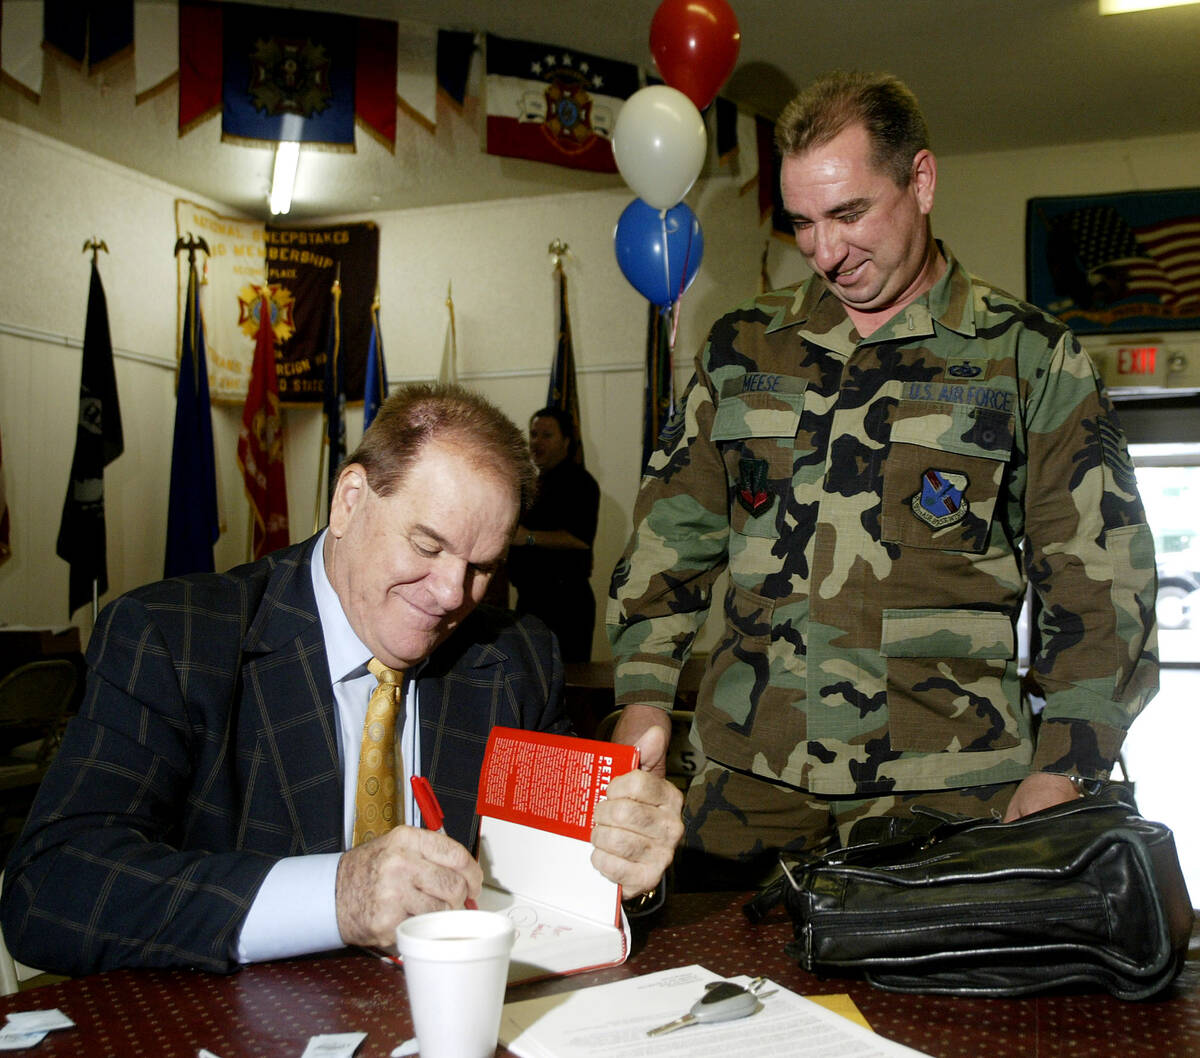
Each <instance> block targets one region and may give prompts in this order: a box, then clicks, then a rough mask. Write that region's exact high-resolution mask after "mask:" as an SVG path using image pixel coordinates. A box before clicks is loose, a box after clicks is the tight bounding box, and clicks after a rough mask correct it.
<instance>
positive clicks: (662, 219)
mask: <svg viewBox="0 0 1200 1058" xmlns="http://www.w3.org/2000/svg"><path fill="white" fill-rule="evenodd" d="M613 241H614V243H615V244H616V250H617V264H618V265H620V266H621V271H622V273H624V275H625V278H626V279H628V280H629V282H630V283H631V284H633V287H634V289H636V290H637V291H638V293H640V294H641V295H642V297H644V298H646V299H647V300H648V301H651V302H653V303H654V304H655V305H662V306H668V305H672V304H674V303H675V302H676V301H678V300H679V298H680V295H681V294H683V292H684V291H685V290H687V288H688V287H689V286H691V285H692V280H693V279H695V278H696V271H697V270H698V269H699V267H700V259H701V258H702V257H703V256H704V233H703V232H701V230H700V222H699V221H698V220H697V219H696V215H695V214H694V213H693V212H692V211H691V210H690V209H689V208H688V207H687V205H686V204H685V203H683V202H680V203H679V204H678V205H677V206H672V207H671V208H670V209H668V210H666V211H665V213H661V212H660V211H659V210H657V209H655V208H654V207H653V206H649V205H647V204H646V203H645V202H643V201H642V200H641V199H640V198H635V199H634V200H633V201H632V202H630V203H629V205H628V206H626V207H625V210H624V212H623V213H622V214H621V219H620V220H618V221H617V230H616V231H615V232H614V234H613Z"/></svg>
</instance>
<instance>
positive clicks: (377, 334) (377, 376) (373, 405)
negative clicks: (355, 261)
mask: <svg viewBox="0 0 1200 1058" xmlns="http://www.w3.org/2000/svg"><path fill="white" fill-rule="evenodd" d="M387 391H388V384H387V364H385V363H384V361H383V333H382V332H381V331H380V330H379V299H378V298H376V299H375V302H374V304H372V305H371V341H370V343H369V344H368V345H367V374H366V378H365V379H364V380H363V433H366V432H367V427H368V426H370V425H371V423H373V422H374V421H375V415H376V413H377V412H378V411H379V405H380V404H382V403H383V402H384V401H385V400H387Z"/></svg>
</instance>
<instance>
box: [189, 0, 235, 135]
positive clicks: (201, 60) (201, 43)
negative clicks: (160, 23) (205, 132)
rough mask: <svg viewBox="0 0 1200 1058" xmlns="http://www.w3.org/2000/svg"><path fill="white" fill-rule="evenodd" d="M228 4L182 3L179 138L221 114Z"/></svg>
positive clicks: (193, 1) (196, 0)
mask: <svg viewBox="0 0 1200 1058" xmlns="http://www.w3.org/2000/svg"><path fill="white" fill-rule="evenodd" d="M224 6H225V5H224V4H214V3H201V2H199V0H180V3H179V135H180V136H183V135H185V134H186V133H189V132H191V131H192V129H194V128H196V126H197V125H200V124H202V123H203V122H205V121H207V120H208V119H209V118H211V117H213V116H214V115H216V114H219V113H220V112H221V61H222V41H223V38H224V33H223V28H222V15H221V11H222V8H223V7H224Z"/></svg>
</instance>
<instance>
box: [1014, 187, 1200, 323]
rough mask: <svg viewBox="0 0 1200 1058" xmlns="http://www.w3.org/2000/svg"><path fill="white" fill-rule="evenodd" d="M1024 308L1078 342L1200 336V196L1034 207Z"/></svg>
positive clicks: (1143, 194) (1049, 202)
mask: <svg viewBox="0 0 1200 1058" xmlns="http://www.w3.org/2000/svg"><path fill="white" fill-rule="evenodd" d="M1025 241H1026V277H1027V281H1028V285H1029V295H1028V296H1029V300H1030V301H1032V302H1033V303H1034V304H1035V305H1037V306H1039V307H1040V308H1043V309H1045V310H1046V311H1047V312H1052V313H1054V315H1056V316H1057V317H1058V318H1059V319H1061V320H1062V321H1063V322H1064V323H1066V324H1067V325H1068V326H1070V328H1071V329H1072V330H1073V331H1075V333H1076V334H1090V333H1103V332H1112V333H1120V332H1131V331H1132V332H1140V331H1156V330H1172V331H1192V330H1196V329H1197V328H1200V188H1181V189H1178V190H1170V191H1125V192H1119V193H1117V194H1109V195H1086V196H1082V197H1080V196H1061V197H1058V196H1056V197H1054V198H1031V199H1030V200H1029V202H1028V205H1027V207H1026V228H1025Z"/></svg>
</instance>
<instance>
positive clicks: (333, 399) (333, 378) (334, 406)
mask: <svg viewBox="0 0 1200 1058" xmlns="http://www.w3.org/2000/svg"><path fill="white" fill-rule="evenodd" d="M332 294H333V304H332V306H331V308H330V311H329V336H328V337H327V338H326V340H325V443H326V444H328V446H329V453H328V454H329V465H328V467H327V468H326V482H327V487H326V492H325V502H326V506H328V505H329V504H330V503H332V502H333V487H334V485H336V484H337V474H338V468H339V467H340V466H341V465H342V458H343V457H344V456H345V454H346V365H345V363H344V361H343V358H342V350H341V345H342V321H341V301H342V284H341V283H340V282H339V281H338V280H336V279H335V280H334V281H333V291H332ZM317 488H318V491H319V490H320V485H319V484H318V486H317Z"/></svg>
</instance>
